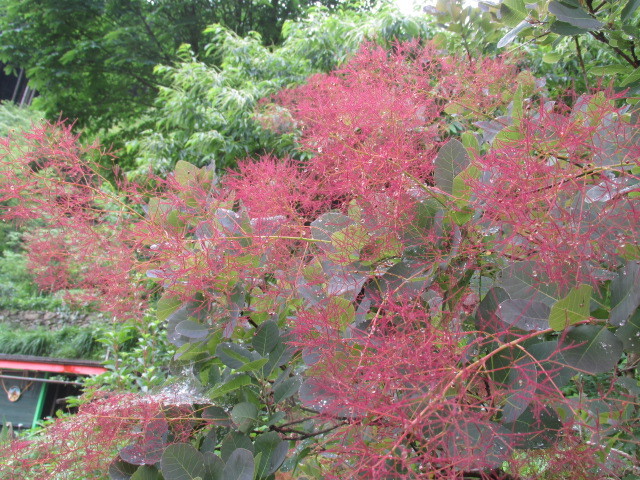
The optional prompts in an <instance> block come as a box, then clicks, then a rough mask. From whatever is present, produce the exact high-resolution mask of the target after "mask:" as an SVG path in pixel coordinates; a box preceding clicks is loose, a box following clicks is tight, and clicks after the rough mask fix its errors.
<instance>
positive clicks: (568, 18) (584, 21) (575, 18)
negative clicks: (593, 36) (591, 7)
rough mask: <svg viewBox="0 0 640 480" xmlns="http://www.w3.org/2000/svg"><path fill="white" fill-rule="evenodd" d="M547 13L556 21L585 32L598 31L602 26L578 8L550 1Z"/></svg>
mask: <svg viewBox="0 0 640 480" xmlns="http://www.w3.org/2000/svg"><path fill="white" fill-rule="evenodd" d="M548 8H549V12H550V13H552V14H553V15H555V16H556V17H557V18H558V20H560V21H562V22H566V23H568V24H570V25H573V26H574V27H578V28H582V29H585V30H587V31H593V30H599V29H601V28H602V27H603V26H604V24H603V23H602V22H600V21H598V20H596V19H595V18H593V17H592V16H591V15H589V14H588V13H587V12H586V11H585V10H583V9H582V8H580V7H569V6H567V5H566V4H563V3H560V2H557V1H555V0H554V1H552V2H550V3H549V7H548Z"/></svg>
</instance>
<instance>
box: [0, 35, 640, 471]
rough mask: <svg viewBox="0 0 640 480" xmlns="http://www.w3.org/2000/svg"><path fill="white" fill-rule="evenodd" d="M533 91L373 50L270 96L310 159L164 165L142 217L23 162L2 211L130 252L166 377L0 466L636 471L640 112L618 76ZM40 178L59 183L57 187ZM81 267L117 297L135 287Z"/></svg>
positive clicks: (498, 68)
mask: <svg viewBox="0 0 640 480" xmlns="http://www.w3.org/2000/svg"><path fill="white" fill-rule="evenodd" d="M535 85H536V83H535V81H534V79H533V77H532V76H531V75H530V74H527V73H526V72H525V73H524V74H523V73H522V72H521V73H518V72H517V69H516V68H514V67H513V66H511V65H510V64H509V63H508V62H506V61H504V60H490V59H476V60H472V61H469V59H468V58H466V57H465V58H459V57H456V56H447V55H444V54H442V52H440V51H438V49H437V48H436V47H435V46H433V45H431V44H427V45H420V44H418V43H416V42H414V43H408V44H398V45H396V46H395V48H393V49H392V50H391V51H389V50H385V49H382V48H378V47H375V46H373V45H369V46H368V47H366V48H364V49H362V50H361V51H360V52H359V53H358V55H357V56H355V57H354V58H353V59H352V60H351V61H350V62H349V63H348V64H346V65H345V66H344V67H343V68H341V69H340V70H338V71H336V72H333V73H330V74H326V75H319V76H316V77H314V78H312V79H311V80H310V81H309V83H308V84H307V85H304V86H302V87H300V88H298V89H294V90H293V91H288V92H283V93H282V94H280V95H278V96H277V97H276V98H274V99H272V100H273V101H274V102H276V103H277V104H278V105H279V108H282V109H286V111H287V113H288V115H290V118H291V119H292V120H293V121H295V122H296V123H297V125H298V127H299V128H300V132H301V139H300V142H301V144H302V148H303V149H304V152H305V155H307V156H309V157H310V158H309V160H308V161H306V162H298V161H295V160H292V159H283V160H281V161H279V160H276V159H275V158H274V157H263V158H262V159H261V160H260V161H251V160H247V161H246V162H244V163H242V165H241V168H240V170H239V172H238V173H235V174H229V175H226V176H224V177H222V178H216V177H215V175H214V174H213V172H212V170H211V169H208V168H206V167H203V168H198V167H195V166H193V165H191V164H189V163H186V162H178V163H177V164H176V167H175V171H174V174H173V175H172V176H170V177H169V178H168V179H167V180H166V182H164V183H162V184H161V185H162V186H163V187H164V188H163V189H162V190H160V189H159V190H158V191H156V192H154V193H153V196H151V197H148V196H143V195H144V192H139V191H138V192H135V191H132V190H128V191H127V194H128V198H129V199H130V200H131V201H134V200H138V202H146V213H145V215H144V216H142V215H139V214H138V211H137V210H136V209H135V208H127V210H126V213H123V214H122V215H120V216H116V215H115V213H114V218H117V219H118V221H117V222H112V221H110V220H109V221H107V220H103V218H102V217H100V216H97V215H96V214H95V211H94V210H93V209H92V208H90V206H91V205H93V204H94V202H105V203H112V202H113V200H111V199H110V200H105V199H103V195H104V194H105V191H104V190H103V189H100V188H97V187H95V186H93V185H94V184H93V183H89V182H84V183H82V182H78V181H75V182H71V184H70V183H69V182H68V181H66V182H65V181H64V179H65V178H68V176H69V173H68V172H67V170H64V169H62V168H61V165H67V163H66V162H67V161H68V159H69V158H71V157H70V156H69V155H67V156H66V157H65V156H60V157H57V160H56V161H51V163H49V164H48V165H47V166H48V173H46V174H45V172H44V171H38V172H33V171H31V172H29V170H27V169H24V170H22V171H21V175H22V176H14V177H13V178H12V181H13V183H12V185H13V186H14V187H16V186H17V187H18V189H19V190H20V191H23V192H24V193H23V194H22V195H24V196H23V197H21V199H26V198H29V200H30V201H29V202H26V201H25V202H21V203H20V205H23V207H22V208H21V209H20V210H18V211H16V210H15V209H13V208H12V210H11V211H7V210H5V211H4V212H3V215H5V216H9V215H18V216H20V215H22V216H28V215H34V214H35V213H34V212H35V211H38V212H39V213H46V215H45V216H46V217H47V220H48V221H49V222H50V223H51V224H52V225H54V226H55V228H56V229H57V230H60V231H62V232H66V235H67V236H65V237H61V238H65V241H69V240H73V242H72V243H71V247H72V248H71V249H70V250H67V251H68V252H70V255H71V256H72V257H74V261H75V262H77V265H78V266H79V268H80V270H82V269H83V268H84V269H85V270H86V271H89V270H90V269H88V268H86V267H83V265H84V264H83V262H88V261H90V260H91V258H92V257H91V256H90V255H86V256H77V254H78V251H84V250H89V251H91V252H92V254H96V253H95V252H96V251H95V250H91V248H92V245H93V244H92V243H91V240H92V239H93V241H95V242H97V244H98V245H100V246H101V245H103V242H104V240H103V237H102V235H104V234H105V233H108V234H109V235H110V236H109V243H108V245H112V246H113V250H109V254H110V256H111V257H113V263H112V264H108V263H107V262H106V261H105V260H103V258H104V257H102V256H99V257H98V258H99V259H100V261H101V262H103V261H104V266H106V265H109V268H110V272H111V273H112V275H113V277H115V278H117V279H118V280H119V281H120V282H127V281H129V282H130V281H132V280H133V281H136V280H139V278H137V277H136V276H129V272H130V271H131V270H138V271H140V270H144V271H145V272H146V275H147V277H149V278H151V279H153V280H154V281H155V282H156V283H157V285H158V287H159V288H161V289H162V292H163V293H162V296H161V298H160V299H159V301H158V303H157V319H158V320H159V321H160V322H166V326H167V327H166V328H167V337H168V339H169V341H170V342H171V343H172V344H173V345H174V346H175V347H177V351H176V354H175V355H174V358H173V362H172V363H173V367H174V371H176V373H177V377H178V378H180V380H177V381H176V382H175V383H174V384H173V385H172V386H169V387H168V388H167V389H166V390H160V391H157V392H154V393H152V394H149V395H147V396H135V395H105V396H103V397H101V398H97V399H96V400H95V401H94V402H92V403H90V404H87V405H85V406H84V407H83V408H82V410H81V411H80V413H79V415H78V416H77V417H73V418H69V419H66V420H63V421H61V422H56V424H54V425H53V426H52V427H51V428H50V429H49V431H48V433H47V436H46V437H44V438H43V439H42V440H39V441H36V442H34V443H33V444H28V443H25V442H20V441H18V442H14V443H12V444H11V445H10V446H9V447H8V448H6V449H5V450H4V451H3V453H0V458H2V460H3V462H0V465H6V468H9V469H11V472H12V473H15V472H17V471H20V470H18V469H22V471H24V472H28V474H29V475H31V476H34V475H35V476H36V477H38V478H47V477H53V478H55V475H56V474H57V475H67V476H74V475H76V474H77V475H78V476H82V475H84V474H86V472H93V471H96V472H104V471H106V470H107V469H108V470H109V473H110V476H111V477H112V478H132V479H134V480H135V479H136V478H156V479H160V478H165V479H168V480H174V479H182V478H197V477H200V478H203V479H215V478H222V479H225V480H226V479H245V478H246V479H248V480H251V479H253V478H260V479H270V478H274V475H275V474H276V472H289V473H288V474H289V475H290V476H293V477H294V478H295V477H296V476H297V478H301V477H307V478H309V477H315V478H328V479H330V478H372V479H383V478H394V479H396V478H397V479H402V478H407V479H409V478H424V479H427V478H438V479H459V478H486V479H489V478H496V477H498V478H500V477H504V476H506V475H507V473H505V471H508V475H514V476H518V475H527V476H532V477H538V478H540V477H542V478H544V477H547V478H584V479H601V478H621V477H624V476H626V475H637V473H638V471H639V470H638V469H639V468H640V466H639V465H638V462H637V458H638V445H637V437H638V434H639V433H640V432H639V431H638V411H637V405H638V393H639V388H638V381H637V373H636V369H637V365H638V354H639V353H640V352H639V351H638V341H637V339H638V336H639V335H640V310H639V309H638V307H639V306H640V296H639V295H638V291H637V288H636V287H637V285H638V283H639V282H640V246H639V245H638V238H640V236H639V235H638V225H639V220H640V218H639V217H640V204H639V201H640V200H639V195H638V193H639V185H640V182H639V180H640V178H639V174H640V160H639V159H640V145H639V142H638V133H637V132H638V127H639V125H638V119H637V115H636V112H634V111H632V110H630V108H629V107H628V106H622V105H623V102H622V97H621V96H620V95H615V94H613V93H612V92H599V93H595V94H591V95H583V96H581V97H578V98H573V99H572V101H571V102H570V104H567V103H563V102H561V101H560V100H557V99H553V100H552V99H548V98H545V96H544V92H543V91H540V90H536V87H535ZM283 111H284V110H283ZM39 135H40V136H39V137H38V138H40V137H41V136H42V134H39ZM36 136H38V135H36ZM56 138H58V139H60V138H62V139H65V138H67V137H65V136H61V137H60V136H59V137H56ZM58 141H60V140H58ZM67 151H70V150H67ZM72 158H73V159H74V160H75V159H78V158H82V157H78V156H73V157H72ZM13 161H14V162H28V161H29V158H22V157H20V156H15V157H14V159H13ZM66 168H68V167H66ZM56 175H57V177H56ZM55 178H59V179H62V184H63V185H65V188H69V187H73V190H72V192H71V193H74V194H75V195H76V196H75V197H72V198H74V199H75V200H74V201H73V202H69V203H62V204H61V203H60V202H56V201H55V200H54V199H55V198H56V197H55V195H59V194H60V193H59V190H58V191H56V190H55V189H52V186H57V185H58V182H56V181H54V180H53V179H55ZM158 181H160V180H158ZM43 182H44V184H45V185H46V186H47V188H46V189H44V188H42V187H41V185H42V184H43ZM0 188H1V189H2V190H1V191H2V194H3V195H12V194H10V193H7V192H9V191H10V190H9V189H8V188H9V187H8V186H7V184H3V183H1V182H0ZM27 192H29V196H28V197H27ZM52 192H53V193H52ZM65 192H66V193H65V194H66V195H67V197H65V198H68V195H69V192H68V191H67V190H65ZM13 195H15V193H14V194H13ZM52 196H53V197H52ZM12 198H15V197H12ZM119 198H121V197H119ZM70 219H73V221H72V220H70ZM112 231H115V232H116V234H113V233H111V232H112ZM70 232H74V234H73V236H71V235H70ZM91 234H93V236H92V235H91ZM111 242H112V243H111ZM38 245H42V247H40V248H42V249H44V248H45V247H46V244H44V243H43V244H38ZM79 245H83V247H81V248H80V247H79ZM84 245H86V247H85V246H84ZM120 256H122V257H125V256H126V258H127V260H126V262H125V261H122V257H120ZM62 259H63V258H61V260H62ZM100 266H101V267H102V266H103V264H102V263H101V264H100ZM98 270H100V269H98ZM99 274H100V275H103V276H98V277H93V280H92V281H93V283H92V285H94V288H100V292H99V293H100V296H101V297H102V299H103V301H104V303H105V304H106V305H105V307H106V308H109V307H113V308H114V309H115V310H117V311H119V310H120V308H121V306H122V303H121V302H120V301H119V299H120V298H123V295H124V298H125V299H126V300H127V301H130V300H131V295H130V294H131V292H132V291H133V292H138V289H139V288H141V287H147V285H146V284H144V283H138V284H135V286H136V288H132V289H124V288H120V289H115V288H106V287H105V288H103V287H102V285H98V284H97V283H96V278H102V279H103V281H104V282H105V284H106V283H107V282H109V283H111V282H112V280H111V279H109V278H108V276H107V275H106V273H103V272H99ZM79 281H80V283H81V284H84V285H87V278H83V277H82V276H80V278H79ZM89 284H91V283H89ZM593 375H599V377H598V378H600V379H601V381H602V384H600V385H599V386H598V387H597V389H596V390H595V391H593V389H589V388H583V387H582V385H583V384H584V380H583V379H584V378H588V377H589V376H593ZM44 445H47V448H46V450H40V451H43V452H47V453H44V454H43V455H42V456H41V457H40V458H38V459H33V458H29V457H28V453H29V452H34V451H38V449H42V448H44ZM95 445H99V446H100V447H99V448H95ZM114 449H120V452H119V455H118V458H116V459H115V460H113V461H112V462H111V463H109V461H110V460H111V458H110V456H109V454H108V453H109V452H110V451H113V450H114ZM0 468H2V467H0ZM1 471H2V470H0V472H1ZM22 471H21V472H22ZM279 474H280V473H279Z"/></svg>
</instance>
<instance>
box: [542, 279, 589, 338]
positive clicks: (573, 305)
mask: <svg viewBox="0 0 640 480" xmlns="http://www.w3.org/2000/svg"><path fill="white" fill-rule="evenodd" d="M592 290H593V288H592V287H591V286H590V285H580V286H579V287H576V288H574V289H572V290H571V291H570V292H569V294H568V295H567V296H566V297H564V298H561V299H560V300H558V301H557V302H556V303H554V304H553V306H552V307H551V313H550V314H549V326H550V327H551V328H553V329H554V330H564V329H565V328H567V327H568V326H570V325H574V324H576V323H578V322H581V321H582V320H586V319H587V318H589V314H590V306H591V292H592Z"/></svg>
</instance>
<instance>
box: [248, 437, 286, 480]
mask: <svg viewBox="0 0 640 480" xmlns="http://www.w3.org/2000/svg"><path fill="white" fill-rule="evenodd" d="M255 448H256V453H261V454H262V455H261V456H260V461H259V462H258V466H257V471H256V473H257V474H258V478H261V477H268V476H269V475H271V474H273V473H275V471H276V470H278V467H280V465H282V462H284V459H285V458H286V456H287V452H288V451H289V445H288V443H287V442H285V441H283V440H281V439H280V436H279V435H278V434H277V433H276V432H267V433H263V434H261V435H258V436H257V437H256V440H255Z"/></svg>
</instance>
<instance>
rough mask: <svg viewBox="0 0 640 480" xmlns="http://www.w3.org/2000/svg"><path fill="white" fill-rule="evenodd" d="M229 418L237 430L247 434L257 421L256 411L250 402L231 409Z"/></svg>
mask: <svg viewBox="0 0 640 480" xmlns="http://www.w3.org/2000/svg"><path fill="white" fill-rule="evenodd" d="M231 418H232V419H233V422H234V423H235V424H236V426H237V427H238V430H240V431H241V432H243V433H247V432H249V431H250V430H251V429H252V428H253V425H254V424H255V422H256V421H257V420H258V409H257V408H256V406H255V405H254V404H253V403H250V402H242V403H238V404H237V405H236V406H235V407H233V410H231Z"/></svg>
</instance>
